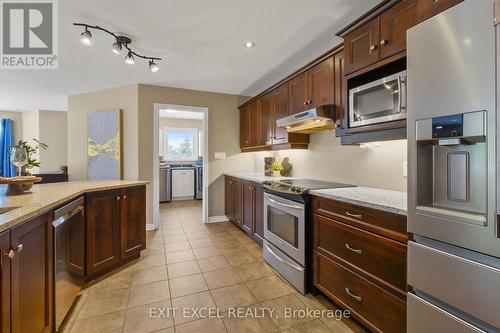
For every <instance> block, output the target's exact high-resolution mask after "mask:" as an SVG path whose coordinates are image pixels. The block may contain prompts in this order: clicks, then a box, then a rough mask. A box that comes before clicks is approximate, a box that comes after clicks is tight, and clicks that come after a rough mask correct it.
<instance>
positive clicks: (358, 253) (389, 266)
mask: <svg viewBox="0 0 500 333" xmlns="http://www.w3.org/2000/svg"><path fill="white" fill-rule="evenodd" d="M313 225H314V231H313V234H314V243H313V244H314V245H313V246H314V249H315V250H317V251H318V252H321V253H323V254H325V255H327V256H329V257H333V258H337V259H340V260H343V261H345V262H346V263H348V264H347V265H353V266H355V267H356V268H358V269H361V270H362V271H364V272H366V273H368V274H369V275H373V276H375V277H377V278H379V279H381V280H383V283H384V284H385V283H388V284H390V285H391V286H394V287H396V288H397V289H399V290H401V291H402V292H403V293H404V292H405V290H406V245H405V244H402V243H399V242H396V241H393V240H391V239H388V238H385V237H382V236H378V235H376V234H373V233H371V232H367V231H364V230H361V229H359V228H356V227H352V226H350V225H347V224H344V223H340V222H337V221H334V220H331V219H327V218H324V217H322V216H320V215H317V214H315V215H314V221H313Z"/></svg>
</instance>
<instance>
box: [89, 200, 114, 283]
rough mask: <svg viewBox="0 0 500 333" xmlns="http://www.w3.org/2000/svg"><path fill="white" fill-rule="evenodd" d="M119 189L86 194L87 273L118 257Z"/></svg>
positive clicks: (110, 264) (99, 270)
mask: <svg viewBox="0 0 500 333" xmlns="http://www.w3.org/2000/svg"><path fill="white" fill-rule="evenodd" d="M120 199H121V196H120V191H119V190H112V191H102V192H94V193H91V194H88V196H87V241H86V244H87V250H86V253H87V259H86V260H87V276H90V277H91V278H92V276H95V275H97V274H98V273H100V272H103V271H105V270H106V269H108V268H110V267H111V266H113V265H114V264H116V263H117V262H118V261H119V260H120V216H119V202H120Z"/></svg>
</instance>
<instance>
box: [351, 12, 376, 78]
mask: <svg viewBox="0 0 500 333" xmlns="http://www.w3.org/2000/svg"><path fill="white" fill-rule="evenodd" d="M379 34H380V18H379V17H376V18H374V19H373V20H371V21H369V22H367V23H366V24H364V25H362V26H360V27H359V28H357V29H356V30H354V31H351V32H350V33H348V34H347V35H346V36H345V38H344V50H345V59H346V63H345V71H346V74H349V73H352V72H354V71H356V70H358V69H361V68H364V67H366V66H368V65H371V64H374V63H376V62H377V61H379V60H380V48H379V41H380V35H379Z"/></svg>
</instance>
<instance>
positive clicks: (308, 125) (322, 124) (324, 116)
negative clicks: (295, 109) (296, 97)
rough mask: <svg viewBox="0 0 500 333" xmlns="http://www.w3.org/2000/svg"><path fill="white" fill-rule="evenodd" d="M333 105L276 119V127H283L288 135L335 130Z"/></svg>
mask: <svg viewBox="0 0 500 333" xmlns="http://www.w3.org/2000/svg"><path fill="white" fill-rule="evenodd" d="M333 110H334V106H333V105H324V106H320V107H317V108H315V109H311V110H307V111H304V112H300V113H296V114H293V115H291V116H288V117H285V118H281V119H278V120H277V121H276V124H277V125H278V127H284V128H286V130H287V131H288V132H290V133H304V134H312V133H318V132H324V131H331V130H333V129H335V127H336V125H335V121H334V120H333Z"/></svg>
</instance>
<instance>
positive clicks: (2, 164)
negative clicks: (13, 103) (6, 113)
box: [0, 119, 14, 177]
mask: <svg viewBox="0 0 500 333" xmlns="http://www.w3.org/2000/svg"><path fill="white" fill-rule="evenodd" d="M11 145H12V121H11V120H10V119H2V124H1V128H0V176H2V177H12V176H14V166H13V165H12V163H10V157H9V152H10V146H11Z"/></svg>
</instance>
